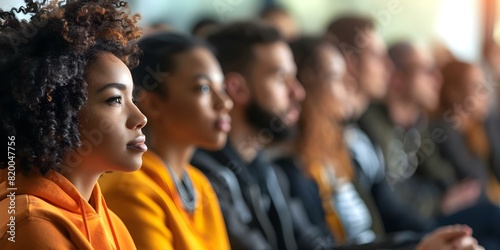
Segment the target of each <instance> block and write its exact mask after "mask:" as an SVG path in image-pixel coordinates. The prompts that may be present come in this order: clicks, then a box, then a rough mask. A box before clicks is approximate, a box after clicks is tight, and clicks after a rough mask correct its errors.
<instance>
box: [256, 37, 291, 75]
mask: <svg viewBox="0 0 500 250" xmlns="http://www.w3.org/2000/svg"><path fill="white" fill-rule="evenodd" d="M254 57H255V59H254V64H253V67H254V68H267V69H270V70H272V69H277V70H283V71H287V72H288V71H295V62H294V60H293V54H292V50H291V49H290V47H289V46H288V44H286V43H285V42H283V41H277V42H273V43H269V44H259V45H256V46H255V47H254Z"/></svg>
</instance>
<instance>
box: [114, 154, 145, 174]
mask: <svg viewBox="0 0 500 250" xmlns="http://www.w3.org/2000/svg"><path fill="white" fill-rule="evenodd" d="M141 167H142V155H141V157H138V159H137V158H136V157H134V158H132V159H130V160H128V161H126V162H123V163H122V164H121V165H120V167H118V168H117V170H116V171H121V172H134V171H137V170H139V169H140V168H141Z"/></svg>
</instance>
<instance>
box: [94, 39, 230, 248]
mask: <svg viewBox="0 0 500 250" xmlns="http://www.w3.org/2000/svg"><path fill="white" fill-rule="evenodd" d="M139 46H140V48H141V49H142V51H143V55H142V56H141V58H140V63H139V65H138V66H137V68H135V69H134V70H133V71H132V76H133V78H134V83H135V85H136V93H137V96H138V105H139V107H140V109H141V110H142V111H143V112H144V113H145V114H146V115H147V116H148V118H149V121H150V122H149V126H148V127H147V128H146V131H145V132H146V134H147V135H148V138H149V140H148V146H149V148H150V150H149V151H148V152H146V153H145V154H144V156H143V164H142V167H141V169H140V170H138V171H137V172H134V173H131V174H121V173H111V174H107V175H104V176H103V177H102V178H101V179H100V181H99V182H100V184H101V185H102V190H103V194H104V196H105V197H106V198H107V199H109V206H110V208H111V209H113V211H114V212H116V214H117V215H118V216H119V217H120V218H121V219H122V220H123V222H124V223H125V225H126V226H127V228H128V229H129V231H130V234H131V235H132V238H133V239H134V242H135V244H136V245H137V248H138V249H230V246H229V240H228V236H227V232H226V227H225V225H224V219H223V217H222V213H221V210H220V207H219V203H218V200H217V196H216V194H215V193H214V190H213V189H212V186H211V185H210V182H209V181H208V180H207V178H206V177H205V176H204V175H203V174H202V173H201V172H200V171H199V170H197V169H196V168H194V167H193V166H191V165H190V164H189V160H190V159H191V157H192V154H193V152H194V150H195V147H202V148H207V149H219V148H221V147H222V146H224V144H225V143H226V137H227V133H228V132H229V130H230V129H231V125H230V117H229V111H230V110H231V108H232V105H233V104H232V101H231V99H229V97H228V96H227V95H226V93H225V91H224V76H223V75H222V71H221V68H220V65H219V63H218V62H217V59H216V58H215V56H214V55H213V54H212V51H211V50H210V49H209V48H208V46H207V44H205V43H204V42H202V41H201V40H198V39H196V38H194V37H190V36H185V35H179V34H175V33H158V34H154V35H151V36H148V37H146V38H144V39H142V40H141V41H140V42H139Z"/></svg>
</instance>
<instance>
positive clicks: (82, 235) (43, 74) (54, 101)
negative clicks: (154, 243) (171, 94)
mask: <svg viewBox="0 0 500 250" xmlns="http://www.w3.org/2000/svg"><path fill="white" fill-rule="evenodd" d="M26 3H27V4H26V6H23V7H22V8H24V10H26V11H27V12H26V13H27V14H28V15H31V19H30V20H29V21H26V20H23V21H22V22H21V21H20V20H18V19H17V18H16V17H15V13H14V12H4V11H1V10H0V20H2V22H3V20H4V18H5V22H3V24H2V25H0V54H1V55H2V58H1V59H0V95H1V97H0V113H1V114H2V118H1V119H2V120H1V125H0V135H1V138H2V139H1V141H2V144H3V145H4V146H3V148H4V149H6V150H7V145H8V146H9V150H8V152H11V154H9V156H11V157H9V158H7V157H5V158H2V159H1V161H0V168H1V169H2V170H1V171H0V175H1V177H0V194H1V198H0V209H1V211H2V212H1V213H0V222H1V226H0V249H5V250H9V249H103V250H112V249H136V247H135V245H134V242H133V240H132V238H131V237H130V234H129V232H128V231H127V228H126V227H125V225H123V223H122V221H120V219H119V218H118V217H117V216H116V215H115V214H114V213H113V212H112V211H111V210H109V209H108V207H107V206H106V201H105V200H104V198H103V197H102V195H101V190H100V188H99V185H98V184H97V179H98V178H99V176H100V175H102V174H103V173H104V172H107V171H120V172H122V171H123V172H131V171H136V170H137V169H139V168H140V166H141V164H142V160H141V156H142V154H143V152H144V151H143V150H137V149H136V148H134V147H133V146H135V145H137V147H142V146H143V144H142V141H143V140H144V136H143V135H142V132H141V129H142V128H143V127H144V125H145V124H146V121H147V120H146V117H145V116H144V115H143V114H142V113H141V112H140V111H139V109H138V108H137V107H136V106H135V104H134V103H133V101H132V92H133V91H132V90H133V81H132V77H131V75H130V70H129V68H128V67H134V66H135V65H136V64H137V56H138V48H137V46H136V45H135V42H134V40H135V39H137V38H138V37H139V35H140V30H139V29H138V28H137V27H136V23H135V20H136V18H137V16H135V15H129V14H128V8H127V6H126V5H125V6H123V7H117V6H119V1H71V2H67V3H66V4H65V5H60V6H59V5H57V3H56V2H52V1H51V3H50V4H47V5H45V4H41V3H37V2H33V1H26ZM6 17H7V18H6ZM41 24H43V25H41ZM35 26H36V27H37V29H38V30H37V32H35V33H34V34H33V36H32V37H31V39H29V40H26V43H24V44H22V45H20V46H19V47H18V48H17V49H18V50H17V51H16V50H15V48H14V47H12V45H13V44H12V41H13V40H12V39H18V38H20V37H23V33H24V32H25V31H26V30H27V29H31V28H30V27H35ZM105 131H106V132H105ZM7 159H8V160H9V162H8V161H7ZM16 172H17V174H16ZM8 211H9V212H8ZM10 211H12V212H10ZM13 218H14V219H13Z"/></svg>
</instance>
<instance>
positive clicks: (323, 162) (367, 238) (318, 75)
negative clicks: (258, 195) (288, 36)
mask: <svg viewBox="0 0 500 250" xmlns="http://www.w3.org/2000/svg"><path fill="white" fill-rule="evenodd" d="M291 48H292V51H293V54H294V58H295V63H296V65H297V69H298V70H297V79H298V80H299V82H300V83H301V84H302V85H303V87H304V89H305V90H306V98H305V100H304V102H303V105H302V111H301V115H300V118H299V122H298V128H299V129H298V131H299V134H298V137H297V138H296V139H295V141H293V142H292V143H291V145H290V146H291V147H292V149H291V150H290V152H288V154H285V155H283V156H284V157H281V158H279V159H277V160H276V163H277V164H278V165H279V166H280V167H281V168H282V169H283V171H284V172H285V173H286V174H287V176H288V178H289V179H290V183H291V184H290V190H291V194H292V196H297V197H298V198H300V199H301V200H302V202H303V204H304V206H305V207H306V211H308V215H309V216H314V213H315V212H314V210H313V209H316V208H315V206H316V203H314V202H310V201H308V197H311V195H310V194H309V193H308V192H305V190H304V188H303V187H302V186H301V185H298V183H299V182H298V181H296V179H299V178H300V176H298V177H297V176H296V175H306V176H309V177H310V178H311V180H313V181H314V183H316V184H317V185H318V187H319V192H320V194H321V200H322V204H323V207H324V211H325V213H326V214H325V215H324V216H326V221H327V222H328V227H329V229H330V230H331V232H332V233H333V234H334V236H335V240H336V242H338V243H357V244H361V243H368V242H372V241H373V240H374V239H375V233H374V232H373V231H372V229H371V227H372V218H371V217H372V216H371V215H370V212H369V210H368V208H367V207H366V205H365V202H364V201H363V200H362V199H361V198H360V197H359V195H358V193H357V191H356V188H355V187H354V185H353V184H352V182H351V180H352V178H353V174H354V171H353V168H352V164H351V158H350V154H349V151H348V149H347V147H346V146H345V144H344V140H343V135H342V131H343V128H342V123H343V122H344V120H345V119H346V117H347V116H348V115H349V113H350V105H348V104H346V103H345V102H347V101H348V100H347V99H343V98H346V97H347V94H346V87H345V79H344V77H345V71H346V69H345V62H344V59H343V57H342V54H341V53H340V52H339V51H338V50H337V49H335V47H334V46H332V45H331V44H329V43H328V42H327V41H326V40H321V39H319V38H301V39H299V40H298V41H295V42H292V43H291ZM280 151H282V152H283V151H285V150H283V147H282V148H281V149H280ZM311 191H312V190H311ZM321 219H322V220H323V221H324V220H325V218H321Z"/></svg>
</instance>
